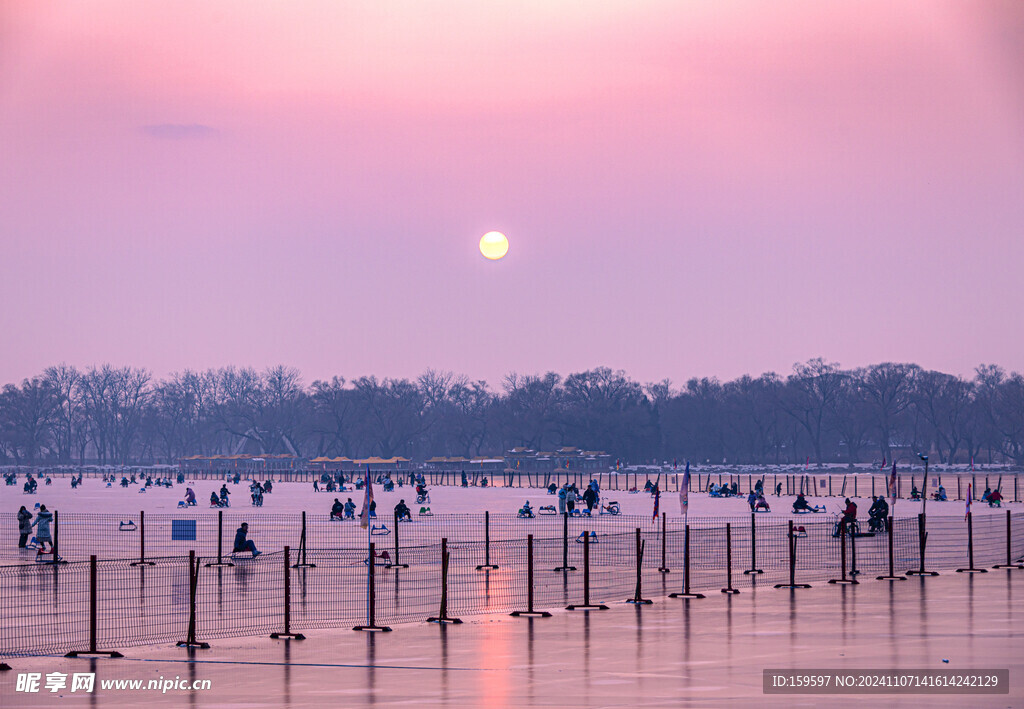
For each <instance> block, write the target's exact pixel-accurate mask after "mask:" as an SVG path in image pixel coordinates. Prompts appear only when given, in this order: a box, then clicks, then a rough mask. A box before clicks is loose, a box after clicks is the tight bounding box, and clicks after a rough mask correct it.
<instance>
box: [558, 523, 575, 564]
mask: <svg viewBox="0 0 1024 709" xmlns="http://www.w3.org/2000/svg"><path fill="white" fill-rule="evenodd" d="M575 570H576V567H575V566H569V515H567V514H564V515H562V565H561V566H558V567H556V568H555V571H575Z"/></svg>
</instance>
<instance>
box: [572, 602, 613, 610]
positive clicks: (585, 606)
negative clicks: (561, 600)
mask: <svg viewBox="0 0 1024 709" xmlns="http://www.w3.org/2000/svg"><path fill="white" fill-rule="evenodd" d="M565 610H567V611H606V610H608V606H606V605H604V604H602V603H587V604H580V605H572V606H566V607H565Z"/></svg>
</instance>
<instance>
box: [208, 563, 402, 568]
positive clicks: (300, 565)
mask: <svg viewBox="0 0 1024 709" xmlns="http://www.w3.org/2000/svg"><path fill="white" fill-rule="evenodd" d="M207 566H209V564H207ZM391 566H405V567H406V568H408V564H391ZM292 568H293V569H315V568H316V564H311V563H303V564H292Z"/></svg>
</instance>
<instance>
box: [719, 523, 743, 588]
mask: <svg viewBox="0 0 1024 709" xmlns="http://www.w3.org/2000/svg"><path fill="white" fill-rule="evenodd" d="M722 593H727V594H730V595H732V594H736V593H739V591H738V590H737V589H735V588H733V587H732V522H726V523H725V588H723V589H722Z"/></svg>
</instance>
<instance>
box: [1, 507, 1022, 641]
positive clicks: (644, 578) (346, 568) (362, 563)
mask: <svg viewBox="0 0 1024 709" xmlns="http://www.w3.org/2000/svg"><path fill="white" fill-rule="evenodd" d="M0 521H6V522H9V523H11V524H14V523H15V520H14V519H13V516H12V515H8V516H7V517H5V518H4V519H3V520H0ZM242 521H246V522H248V524H249V528H248V530H249V534H248V538H249V539H251V540H253V541H254V542H255V543H256V545H257V548H259V549H261V550H262V551H263V552H264V553H263V554H261V555H260V556H259V558H255V559H254V558H251V555H250V554H248V553H241V554H235V553H233V547H234V545H233V541H234V535H235V531H236V529H237V527H238V526H239V525H240V523H241V522H242ZM125 522H127V523H128V524H123V523H125ZM837 522H838V518H837V517H836V516H826V515H807V516H806V518H804V519H799V520H796V521H794V522H793V524H792V536H791V527H790V520H788V519H783V518H772V517H770V516H769V515H761V514H757V515H752V516H751V515H746V516H739V517H735V518H730V519H725V518H720V517H691V518H689V519H685V520H684V519H683V518H661V517H659V518H653V517H647V516H642V517H641V516H625V515H605V516H599V515H594V516H589V517H588V516H586V515H576V516H571V517H569V516H564V515H557V514H556V515H537V516H534V517H532V518H530V517H528V516H525V517H524V516H519V515H517V514H515V513H507V512H503V513H494V514H484V513H480V514H471V515H436V516H424V517H418V516H414V518H413V521H403V522H399V523H398V524H397V525H396V524H395V520H394V515H393V513H392V516H391V519H390V520H388V519H384V518H379V519H378V520H375V521H372V522H371V526H370V528H369V529H366V528H362V527H360V526H359V524H358V523H355V522H338V521H332V520H331V518H330V515H329V514H319V513H318V514H312V513H310V514H307V515H306V516H305V526H303V519H302V515H300V514H269V513H258V512H257V513H246V512H242V513H236V512H229V511H227V510H225V511H224V512H223V514H222V515H205V516H202V517H190V516H189V511H188V510H184V511H182V512H181V513H169V514H153V515H146V517H145V521H144V524H143V520H142V518H141V516H140V517H139V518H138V519H123V518H122V517H120V516H118V515H104V514H86V513H77V514H68V515H62V516H61V517H60V525H59V529H60V553H61V555H62V556H64V557H65V558H66V559H69V563H64V564H49V563H45V564H38V563H20V564H13V565H9V566H0V603H2V604H3V608H4V609H5V612H4V616H3V621H2V624H3V633H2V634H0V655H12V654H20V653H46V652H66V651H70V650H83V649H86V648H87V646H88V644H89V640H90V613H89V607H90V598H91V595H92V594H93V593H95V598H96V626H95V636H96V641H97V645H98V647H100V648H101V649H119V648H123V647H130V646H133V645H144V644H150V643H164V642H176V641H179V640H182V639H184V638H185V636H186V634H187V632H188V626H189V620H190V616H191V613H192V603H191V582H190V578H191V577H190V571H189V560H188V556H187V555H188V552H189V551H192V550H194V551H195V552H196V554H197V556H198V557H199V561H198V563H197V564H196V566H195V569H196V570H195V571H194V573H195V574H196V599H195V629H196V638H197V639H198V640H200V641H202V640H210V639H215V638H219V637H228V636H246V635H269V634H270V633H274V632H281V631H283V630H284V622H285V621H284V614H285V606H286V602H287V607H288V611H289V619H290V627H291V629H292V630H293V631H295V630H302V629H315V628H331V627H353V626H355V625H358V624H365V623H366V621H367V620H368V617H369V615H370V604H371V598H372V606H373V608H372V611H373V616H374V619H375V621H376V622H377V623H378V624H383V625H393V624H399V623H408V622H421V621H424V620H426V619H427V618H437V617H439V616H440V617H442V618H443V617H444V616H445V614H447V616H448V617H450V618H458V617H460V616H468V615H474V614H481V613H495V612H501V613H507V612H511V611H515V610H524V609H525V608H526V607H527V604H528V598H529V591H530V588H529V587H528V585H527V584H528V576H529V574H528V569H527V543H526V538H527V535H533V553H532V559H533V585H532V591H533V605H534V607H535V608H537V609H544V608H560V607H566V606H569V605H582V604H584V603H585V602H589V603H590V604H601V603H605V604H607V603H617V602H622V601H625V600H627V599H630V598H634V597H636V595H637V569H638V564H639V579H640V586H641V594H642V595H643V596H647V597H657V596H663V595H667V594H669V593H673V592H678V591H680V590H681V589H682V587H683V584H684V572H685V569H686V568H687V567H688V568H689V576H690V577H689V582H690V583H689V585H690V589H691V590H692V591H694V592H698V591H703V592H708V591H712V592H717V591H718V590H719V589H724V588H726V587H727V586H728V587H731V588H736V589H739V590H742V589H743V588H749V587H750V586H751V585H753V584H774V583H784V582H787V581H788V579H789V574H790V568H791V564H793V565H795V569H794V571H793V573H794V575H795V577H796V580H797V581H798V582H803V583H812V582H821V581H824V580H827V579H832V578H838V577H840V576H841V575H842V574H843V573H844V571H845V573H846V574H848V575H849V574H852V573H855V572H859V573H860V574H862V576H861V579H862V581H864V580H866V579H868V578H873V577H874V576H879V575H885V574H887V573H888V569H889V565H890V539H889V535H890V531H889V530H888V529H879V530H876V531H874V532H873V533H869V532H867V531H866V530H860V533H858V534H857V535H856V536H854V537H853V538H851V537H850V536H849V535H842V536H840V534H839V529H838V525H837ZM686 523H688V524H689V529H690V533H689V546H688V548H687V544H686V538H687V535H686V526H685V525H686ZM727 524H728V525H729V531H728V532H727V531H726V525H727ZM922 524H923V528H922V526H921V525H922ZM1008 524H1009V532H1008V529H1007V525H1008ZM132 527H134V528H132ZM922 529H923V532H924V537H922ZM303 530H305V534H303ZM637 530H639V537H638V534H637ZM143 534H144V542H145V558H146V561H148V562H151V563H152V564H153V565H142V564H140V563H138V562H139V561H140V558H141V556H142V553H143V549H142V546H143V544H142V542H143ZM1008 534H1009V541H1008ZM891 535H892V540H891V542H892V543H891V549H892V551H891V555H892V558H891V563H892V567H893V569H894V571H895V572H896V573H903V572H905V571H906V570H908V569H917V568H919V566H921V541H922V538H923V539H924V541H925V549H926V564H925V565H926V566H927V567H928V568H929V569H931V568H935V569H939V570H942V569H953V568H966V567H968V566H972V565H973V566H974V567H978V568H985V567H991V566H994V565H996V564H1000V563H1006V560H1007V557H1008V555H1009V557H1011V558H1012V560H1014V561H1015V560H1017V559H1019V558H1020V557H1021V555H1024V514H1021V513H1015V514H1011V515H1010V516H1009V517H1007V516H1005V515H1000V514H995V515H982V516H977V517H973V518H972V520H971V525H970V526H969V525H968V523H967V521H966V520H965V519H964V517H962V516H933V517H924V518H920V517H906V518H898V519H895V520H894V521H893V526H892V530H891ZM442 539H444V540H445V548H446V550H447V552H448V555H449V556H448V564H447V569H445V566H444V564H443V560H442ZM371 542H372V543H373V544H374V546H375V556H374V557H373V559H372V564H370V563H368V561H370V560H369V559H368V544H369V543H371ZM638 542H639V544H640V549H642V558H641V557H640V555H639V554H638ZM844 545H845V551H846V556H845V566H843V564H844V555H843V547H844ZM285 546H287V547H289V557H288V560H287V563H286V559H285V555H284V552H283V549H284V547H285ZM218 549H219V552H220V555H221V561H222V563H220V564H218V563H217V559H218V557H217V555H218ZM18 553H19V554H23V552H18ZM90 553H94V554H96V555H97V556H99V557H100V559H99V561H98V562H97V565H96V583H95V591H93V587H92V586H91V583H90V564H89V562H88V561H86V560H80V557H85V558H87V557H88V555H89V554H90ZM118 555H119V556H121V557H122V558H120V559H111V558H109V557H111V556H118ZM687 557H688V558H687ZM18 558H19V559H21V560H22V561H25V560H26V559H27V558H32V557H31V555H29V556H28V557H21V556H19V557H18ZM730 562H731V566H730V565H729V564H730ZM972 562H973V564H972ZM730 569H731V581H730V573H729V571H730ZM745 572H748V573H745ZM286 574H287V576H288V580H289V583H288V589H289V590H288V597H287V599H286V597H285V589H286V584H285V577H286ZM371 589H372V593H371ZM442 595H444V601H445V604H444V607H442Z"/></svg>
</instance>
